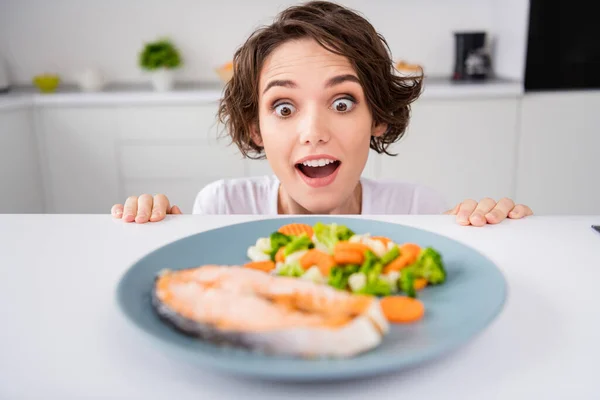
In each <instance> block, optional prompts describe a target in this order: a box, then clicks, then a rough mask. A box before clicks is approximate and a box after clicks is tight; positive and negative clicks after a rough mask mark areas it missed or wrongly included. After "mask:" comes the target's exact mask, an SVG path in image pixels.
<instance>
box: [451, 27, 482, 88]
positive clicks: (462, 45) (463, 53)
mask: <svg viewBox="0 0 600 400" xmlns="http://www.w3.org/2000/svg"><path fill="white" fill-rule="evenodd" d="M454 39H455V58H454V74H453V75H452V80H455V81H469V80H483V79H486V78H488V77H489V76H490V72H491V60H490V56H489V54H488V52H487V47H486V33H485V32H455V33H454Z"/></svg>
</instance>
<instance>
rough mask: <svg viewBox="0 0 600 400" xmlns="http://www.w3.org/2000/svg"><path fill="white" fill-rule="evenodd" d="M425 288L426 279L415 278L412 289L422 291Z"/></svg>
mask: <svg viewBox="0 0 600 400" xmlns="http://www.w3.org/2000/svg"><path fill="white" fill-rule="evenodd" d="M426 286H427V279H425V278H417V279H415V283H414V287H415V290H417V291H419V290H423V289H425V287H426Z"/></svg>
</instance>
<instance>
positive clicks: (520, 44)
mask: <svg viewBox="0 0 600 400" xmlns="http://www.w3.org/2000/svg"><path fill="white" fill-rule="evenodd" d="M492 27H493V32H495V35H496V38H495V39H496V40H494V43H493V44H492V48H493V54H492V56H493V59H494V66H493V67H494V72H495V73H496V75H499V76H502V77H506V78H509V79H516V80H519V81H522V80H524V76H525V60H526V55H527V34H528V30H529V2H528V1H526V0H495V1H493V3H492ZM498 39H501V40H498Z"/></svg>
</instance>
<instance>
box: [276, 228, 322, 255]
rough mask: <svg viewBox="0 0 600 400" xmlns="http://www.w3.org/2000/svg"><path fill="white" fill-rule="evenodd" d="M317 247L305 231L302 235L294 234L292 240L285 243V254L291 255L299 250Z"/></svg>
mask: <svg viewBox="0 0 600 400" xmlns="http://www.w3.org/2000/svg"><path fill="white" fill-rule="evenodd" d="M313 247H315V245H314V244H313V242H312V241H311V240H310V238H309V237H308V236H306V234H305V233H303V234H302V235H300V236H293V237H292V240H291V242H289V243H288V244H286V245H285V249H284V250H283V254H284V255H286V256H287V255H290V254H292V253H295V252H296V251H299V250H308V249H312V248H313Z"/></svg>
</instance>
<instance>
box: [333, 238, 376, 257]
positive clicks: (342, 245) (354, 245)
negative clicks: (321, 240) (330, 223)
mask: <svg viewBox="0 0 600 400" xmlns="http://www.w3.org/2000/svg"><path fill="white" fill-rule="evenodd" d="M367 250H369V246H367V245H366V244H364V243H358V242H348V241H346V240H343V241H339V242H337V243H336V244H335V246H334V248H333V252H334V253H335V252H336V251H358V252H359V253H361V254H364V253H365V252H366V251H367Z"/></svg>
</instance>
